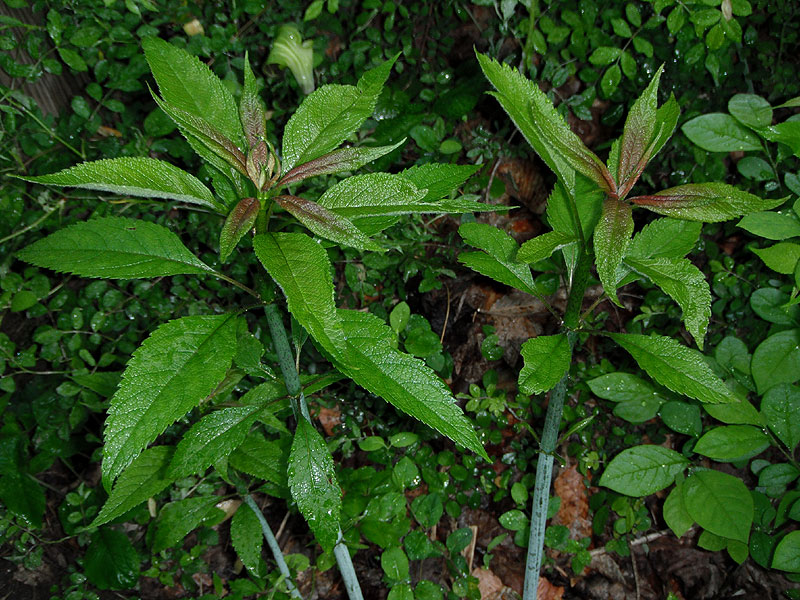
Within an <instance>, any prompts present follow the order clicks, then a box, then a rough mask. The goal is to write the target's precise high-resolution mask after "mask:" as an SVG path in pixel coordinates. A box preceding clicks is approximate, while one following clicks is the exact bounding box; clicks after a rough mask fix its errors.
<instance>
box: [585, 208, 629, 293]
mask: <svg viewBox="0 0 800 600" xmlns="http://www.w3.org/2000/svg"><path fill="white" fill-rule="evenodd" d="M632 233H633V216H632V209H631V205H630V204H628V203H627V202H622V201H619V200H617V199H615V198H608V197H607V198H606V199H605V200H603V212H602V215H601V216H600V221H598V223H597V226H596V227H595V230H594V252H595V256H596V258H595V263H596V264H597V275H598V276H599V277H600V282H601V283H602V284H603V289H604V290H605V292H606V294H608V297H609V298H610V299H611V300H612V301H613V302H614V304H617V305H619V306H622V304H621V303H620V301H619V299H618V298H617V281H618V280H617V270H618V269H619V266H620V265H621V264H622V257H623V256H624V255H625V250H626V249H627V248H628V244H630V241H631V234H632Z"/></svg>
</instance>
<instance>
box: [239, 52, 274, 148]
mask: <svg viewBox="0 0 800 600" xmlns="http://www.w3.org/2000/svg"><path fill="white" fill-rule="evenodd" d="M258 92H259V86H258V83H257V82H256V77H255V75H254V74H253V69H251V68H250V60H249V57H248V55H247V52H245V54H244V87H242V97H241V99H240V100H239V118H240V119H241V121H242V127H243V128H244V134H245V137H246V138H247V147H248V149H250V148H253V147H255V146H256V145H257V144H258V143H259V142H261V141H265V140H266V139H267V115H266V113H265V112H264V103H263V102H262V101H261V97H260V96H259V95H258Z"/></svg>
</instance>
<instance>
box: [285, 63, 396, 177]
mask: <svg viewBox="0 0 800 600" xmlns="http://www.w3.org/2000/svg"><path fill="white" fill-rule="evenodd" d="M398 56H399V54H396V55H395V56H394V57H392V58H390V59H389V60H387V61H385V62H384V63H382V64H380V65H378V66H377V67H375V68H374V69H371V70H369V71H367V72H366V73H364V74H363V75H362V76H361V79H359V80H358V84H356V85H355V86H352V85H324V86H322V87H321V88H319V89H318V90H316V91H315V92H312V93H311V94H309V95H308V97H306V99H305V100H303V103H302V104H301V105H300V107H299V108H298V109H297V111H296V112H295V113H294V114H293V115H292V116H291V118H290V119H289V121H288V122H287V123H286V128H285V130H284V134H283V163H284V168H285V169H286V170H290V169H292V168H293V167H294V166H295V165H301V164H303V163H307V162H309V161H311V160H314V159H315V158H318V157H320V156H322V155H324V154H327V153H328V152H331V151H332V150H334V149H335V148H336V147H337V146H338V145H339V144H341V143H342V142H343V141H344V140H345V139H346V138H347V137H348V136H349V135H350V134H351V133H353V132H354V131H356V130H358V128H359V127H361V124H362V123H363V122H364V121H365V120H366V119H367V118H368V117H369V116H370V115H371V114H372V111H374V110H375V103H376V102H377V100H378V96H380V93H381V91H382V90H383V84H384V83H386V80H387V79H388V77H389V73H390V71H391V70H392V65H394V63H395V61H396V60H397V58H398Z"/></svg>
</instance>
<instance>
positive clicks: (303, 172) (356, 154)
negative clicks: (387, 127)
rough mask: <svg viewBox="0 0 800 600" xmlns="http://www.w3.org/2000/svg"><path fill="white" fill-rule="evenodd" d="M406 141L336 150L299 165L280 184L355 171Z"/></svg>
mask: <svg viewBox="0 0 800 600" xmlns="http://www.w3.org/2000/svg"><path fill="white" fill-rule="evenodd" d="M405 141H406V139H405V138H403V139H402V140H400V141H399V142H397V143H396V144H394V145H393V146H377V147H374V148H369V147H366V146H362V147H358V148H355V147H353V148H341V149H339V150H334V151H333V152H329V153H328V154H325V155H323V156H320V157H319V158H315V159H314V160H311V161H309V162H307V163H303V164H302V165H297V166H296V167H295V168H294V169H292V170H291V171H289V172H288V173H286V175H284V176H283V177H282V178H281V179H280V181H278V185H289V184H290V183H297V182H298V181H302V180H303V179H306V178H307V177H316V176H317V175H330V174H332V173H341V172H342V171H355V170H356V169H359V168H361V167H363V166H364V165H366V164H368V163H371V162H372V161H373V160H376V159H378V158H380V157H381V156H383V155H384V154H388V153H389V152H391V151H392V150H394V149H396V148H399V147H400V146H401V145H403V144H404V143H405Z"/></svg>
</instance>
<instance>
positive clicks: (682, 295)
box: [625, 257, 711, 350]
mask: <svg viewBox="0 0 800 600" xmlns="http://www.w3.org/2000/svg"><path fill="white" fill-rule="evenodd" d="M625 262H626V263H627V264H628V265H629V266H630V267H631V268H632V269H633V270H634V271H636V272H637V273H640V274H641V275H644V276H645V277H647V278H648V279H649V280H650V281H652V282H653V283H655V284H656V285H657V286H658V287H660V288H661V289H662V290H664V292H665V293H666V294H667V295H668V296H669V297H670V298H672V299H673V300H675V302H677V303H678V306H680V307H681V310H682V311H683V320H684V321H685V323H686V328H687V329H688V330H689V333H691V334H692V337H694V339H695V342H697V346H698V347H699V348H700V349H701V350H702V348H703V340H704V338H705V335H706V329H707V327H708V321H709V319H710V318H711V289H710V288H709V286H708V282H707V281H706V278H705V276H704V275H703V273H702V272H701V271H700V269H698V268H697V267H695V266H694V265H693V264H692V263H691V262H689V261H688V260H686V259H685V258H630V257H629V258H626V259H625Z"/></svg>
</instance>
